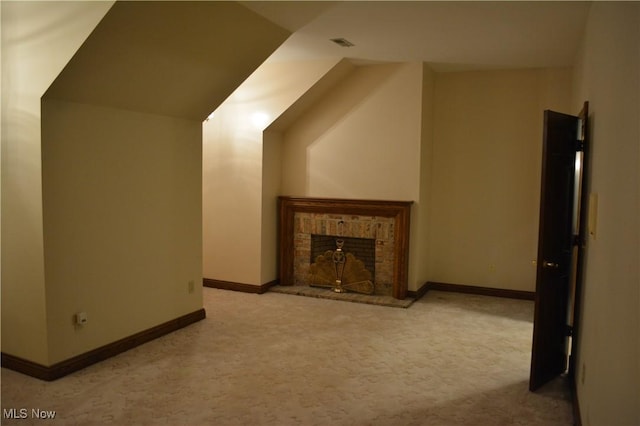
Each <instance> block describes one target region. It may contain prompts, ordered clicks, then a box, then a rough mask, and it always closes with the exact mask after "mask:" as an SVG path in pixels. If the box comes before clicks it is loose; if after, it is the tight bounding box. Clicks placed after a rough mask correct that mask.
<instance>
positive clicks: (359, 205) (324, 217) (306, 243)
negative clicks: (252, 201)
mask: <svg viewBox="0 0 640 426" xmlns="http://www.w3.org/2000/svg"><path fill="white" fill-rule="evenodd" d="M411 204H412V202H411V201H374V200H346V199H326V198H296V197H280V198H279V207H280V223H279V225H280V228H279V232H280V234H279V236H280V251H279V255H280V271H279V276H280V285H285V286H293V285H296V286H309V285H311V284H312V281H313V280H314V273H315V274H316V275H317V268H316V269H314V270H313V271H312V266H313V265H314V262H315V261H316V260H317V259H318V256H321V255H322V254H323V253H326V252H327V251H329V250H336V240H341V241H342V243H343V244H344V245H343V250H344V253H345V254H347V255H351V256H352V257H353V258H355V259H356V260H357V261H358V262H361V263H362V265H363V269H365V270H367V271H368V272H370V276H371V278H370V280H371V282H372V286H373V294H376V295H389V296H393V297H394V298H396V299H404V298H405V297H406V293H407V279H408V252H409V219H410V211H411ZM321 260H322V261H325V262H326V261H328V260H327V259H321ZM365 276H366V275H360V277H361V278H363V277H365ZM316 281H318V280H317V279H316ZM361 281H366V280H364V279H361ZM345 284H346V283H345ZM345 287H347V289H348V286H345ZM334 289H335V288H334Z"/></svg>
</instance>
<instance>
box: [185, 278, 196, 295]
mask: <svg viewBox="0 0 640 426" xmlns="http://www.w3.org/2000/svg"><path fill="white" fill-rule="evenodd" d="M195 288H196V284H195V282H194V281H193V280H190V281H189V282H188V283H187V291H188V292H189V293H193V292H194V290H195Z"/></svg>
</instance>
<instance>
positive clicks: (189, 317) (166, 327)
mask: <svg viewBox="0 0 640 426" xmlns="http://www.w3.org/2000/svg"><path fill="white" fill-rule="evenodd" d="M206 316H207V315H206V312H205V310H204V308H202V309H198V310H197V311H194V312H191V313H190V314H186V315H183V316H181V317H178V318H175V319H172V320H170V321H167V322H165V323H162V324H159V325H157V326H155V327H151V328H149V329H147V330H143V331H141V332H139V333H136V334H132V335H131V336H128V337H125V338H123V339H120V340H117V341H115V342H112V343H109V344H107V345H104V346H101V347H99V348H96V349H93V350H91V351H89V352H85V353H83V354H80V355H77V356H75V357H73V358H69V359H67V360H65V361H61V362H59V363H56V364H53V365H52V366H50V367H47V366H44V365H41V364H38V363H35V362H32V361H28V360H26V359H22V358H20V357H17V356H13V355H9V354H6V353H4V352H2V358H1V360H0V362H1V363H2V367H4V368H8V369H10V370H14V371H17V372H19V373H22V374H26V375H27V376H31V377H35V378H37V379H41V380H46V381H53V380H56V379H59V378H61V377H64V376H66V375H68V374H71V373H74V372H76V371H78V370H81V369H83V368H85V367H88V366H90V365H93V364H96V363H98V362H100V361H104V360H105V359H107V358H111V357H113V356H115V355H118V354H120V353H122V352H125V351H128V350H129V349H133V348H135V347H136V346H140V345H142V344H143V343H147V342H149V341H151V340H154V339H157V338H158V337H162V336H164V335H166V334H169V333H171V332H173V331H176V330H179V329H181V328H183V327H186V326H188V325H190V324H193V323H195V322H198V321H200V320H203V319H204V318H206Z"/></svg>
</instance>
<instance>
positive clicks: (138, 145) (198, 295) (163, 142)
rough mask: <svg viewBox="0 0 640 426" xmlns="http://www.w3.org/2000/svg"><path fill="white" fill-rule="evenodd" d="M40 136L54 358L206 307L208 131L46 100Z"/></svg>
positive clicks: (181, 121) (187, 124)
mask: <svg viewBox="0 0 640 426" xmlns="http://www.w3.org/2000/svg"><path fill="white" fill-rule="evenodd" d="M42 131H43V138H42V168H43V173H42V174H43V206H44V207H43V210H44V249H45V281H46V292H47V300H46V302H47V305H46V306H47V331H48V337H49V353H50V355H49V357H50V362H51V363H55V362H58V361H62V360H64V359H67V358H70V357H72V356H74V355H77V354H79V353H83V352H87V351H88V350H91V349H94V348H96V347H99V346H102V345H105V344H107V343H110V342H113V341H115V340H118V339H121V338H123V337H126V336H129V335H132V334H134V333H137V332H139V331H142V330H145V329H148V328H151V327H153V326H155V325H158V324H161V323H163V322H166V321H169V320H172V319H174V318H177V317H179V316H182V315H186V314H188V313H191V312H194V311H197V310H198V309H200V308H202V291H201V288H202V287H201V285H200V283H201V282H202V250H201V240H202V233H201V221H202V209H201V205H202V204H201V196H202V193H201V190H200V182H201V179H202V174H201V164H202V157H201V153H202V146H201V140H202V139H201V138H202V135H201V132H202V125H201V123H200V122H199V121H194V120H185V119H180V118H173V117H166V116H159V115H151V114H144V113H137V112H131V111H125V110H119V109H114V108H108V107H99V106H91V105H86V104H77V103H70V102H62V101H55V100H45V101H44V102H43V108H42ZM189 282H192V283H193V284H194V290H193V291H192V292H189ZM79 311H84V312H86V313H87V315H88V319H89V322H88V324H87V325H85V326H83V327H74V325H73V315H74V314H75V313H76V312H79Z"/></svg>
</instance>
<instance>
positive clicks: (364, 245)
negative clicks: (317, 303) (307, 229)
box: [309, 234, 376, 283]
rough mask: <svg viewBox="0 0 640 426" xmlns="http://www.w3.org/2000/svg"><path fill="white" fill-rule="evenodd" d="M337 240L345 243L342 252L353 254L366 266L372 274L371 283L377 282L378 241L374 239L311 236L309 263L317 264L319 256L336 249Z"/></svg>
mask: <svg viewBox="0 0 640 426" xmlns="http://www.w3.org/2000/svg"><path fill="white" fill-rule="evenodd" d="M336 240H341V241H343V244H342V251H343V252H344V253H345V254H348V253H351V254H352V255H353V256H354V257H355V258H356V259H358V260H360V261H361V262H362V263H363V264H364V268H365V269H366V270H367V271H369V272H370V273H371V281H372V282H374V283H375V281H376V240H375V239H373V238H354V237H338V236H333V235H318V234H311V256H310V258H309V263H310V264H313V263H315V261H316V259H317V258H318V256H322V255H324V254H325V253H326V252H327V251H334V250H335V249H336Z"/></svg>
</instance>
